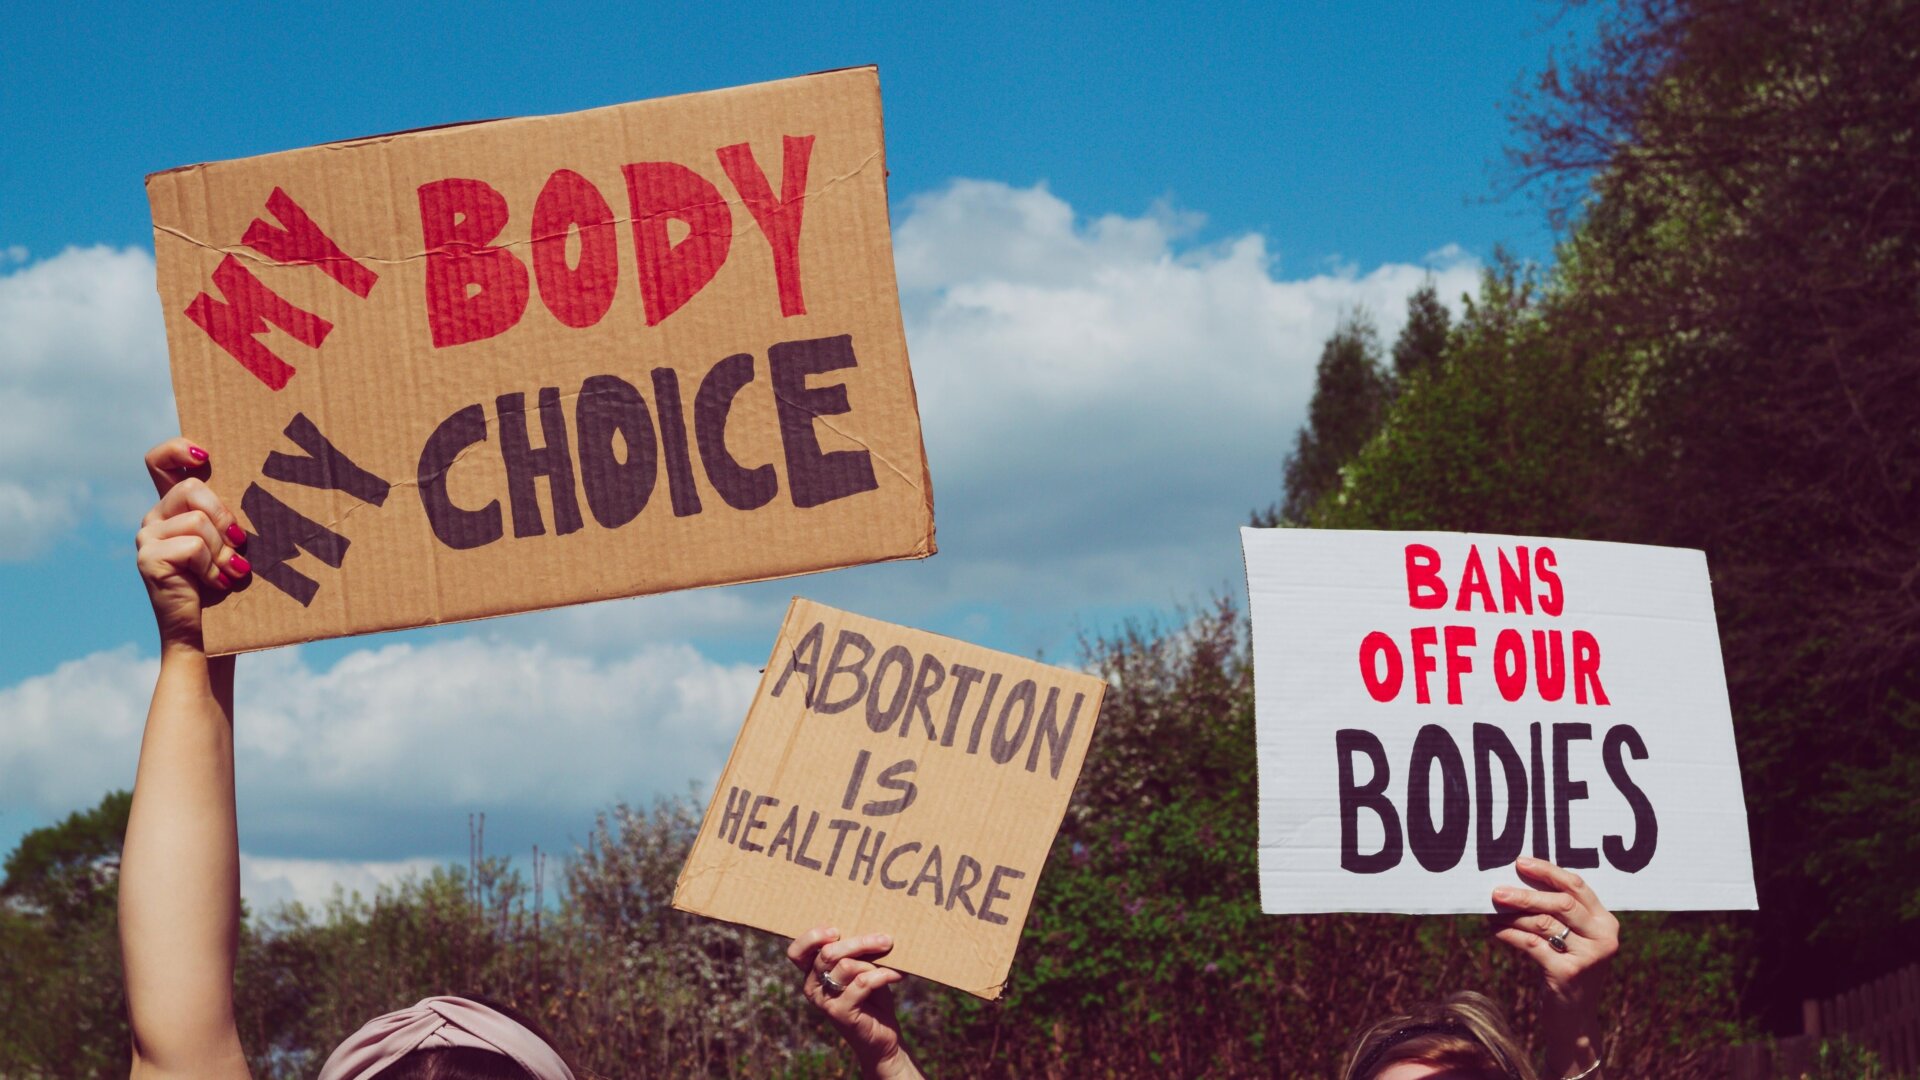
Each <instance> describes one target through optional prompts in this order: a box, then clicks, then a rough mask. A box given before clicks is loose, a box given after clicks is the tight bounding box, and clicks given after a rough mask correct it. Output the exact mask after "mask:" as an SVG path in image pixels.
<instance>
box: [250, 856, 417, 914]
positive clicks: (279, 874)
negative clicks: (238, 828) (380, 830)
mask: <svg viewBox="0 0 1920 1080" xmlns="http://www.w3.org/2000/svg"><path fill="white" fill-rule="evenodd" d="M441 865H443V861H442V860H440V859H428V858H419V859H390V860H374V861H354V860H347V859H276V858H271V857H267V856H260V855H248V854H245V853H242V854H241V856H240V896H241V898H242V899H244V900H245V901H246V902H247V910H248V911H249V912H251V913H252V914H253V915H255V916H262V915H266V914H268V913H270V912H272V911H273V910H274V909H275V908H277V907H279V906H280V905H282V904H288V903H299V904H304V905H306V907H307V908H308V910H310V911H318V910H319V909H320V908H322V907H323V906H324V905H325V904H326V902H327V901H328V900H331V899H333V897H334V896H335V895H339V896H341V897H343V898H351V897H352V896H353V895H354V894H355V893H358V894H359V895H361V896H363V897H367V898H369V899H371V898H372V897H373V896H374V894H376V893H377V892H379V891H380V888H381V886H383V885H394V884H396V883H398V882H400V881H401V880H403V879H405V878H408V877H425V876H426V875H427V874H428V873H430V872H431V871H432V870H433V869H434V868H435V867H437V866H441Z"/></svg>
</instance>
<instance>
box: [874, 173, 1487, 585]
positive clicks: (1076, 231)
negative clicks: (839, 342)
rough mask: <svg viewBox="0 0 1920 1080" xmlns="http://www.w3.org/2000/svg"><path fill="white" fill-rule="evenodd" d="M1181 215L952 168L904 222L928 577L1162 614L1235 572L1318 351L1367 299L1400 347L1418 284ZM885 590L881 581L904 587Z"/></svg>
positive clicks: (903, 275)
mask: <svg viewBox="0 0 1920 1080" xmlns="http://www.w3.org/2000/svg"><path fill="white" fill-rule="evenodd" d="M1197 224H1198V222H1197V220H1196V218H1195V217H1194V216H1193V215H1182V214H1178V213H1174V212H1172V211H1169V210H1167V209H1165V208H1156V209H1155V210H1153V211H1151V212H1149V213H1148V214H1146V215H1144V216H1142V217H1137V218H1129V217H1119V216H1113V215H1109V216H1106V217H1102V218H1097V219H1094V220H1091V221H1086V220H1082V219H1079V218H1077V217H1076V216H1075V214H1074V213H1073V210H1072V208H1071V207H1070V206H1069V205H1068V204H1067V203H1066V202H1065V201H1063V200H1061V199H1060V198H1058V197H1057V196H1055V195H1054V194H1052V193H1051V192H1049V191H1048V190H1046V188H1045V187H1044V186H1037V187H1032V188H1014V187H1009V186H1007V185H1004V184H998V183H992V182H986V181H975V180H962V181H956V182H954V183H953V184H951V185H949V186H948V187H946V188H944V189H942V190H940V191H937V192H933V193H930V194H926V195H921V196H918V197H916V198H914V199H912V200H910V201H909V202H908V203H907V213H906V215H905V217H904V219H903V220H902V221H901V223H900V226H899V228H898V230H897V231H896V234H895V248H896V253H897V263H898V266H899V268H900V270H899V273H900V281H901V286H902V294H903V295H902V298H903V302H904V306H905V309H906V315H907V332H908V338H909V344H910V346H911V349H912V354H913V366H914V374H915V379H916V383H917V386H918V389H919V396H920V406H921V415H922V418H923V421H924V424H925V429H926V442H927V453H928V456H929V459H930V461H931V464H932V470H933V477H934V491H935V502H936V507H937V509H938V518H939V523H940V540H941V547H942V553H941V555H940V556H939V557H938V558H936V559H934V560H933V561H932V563H930V564H928V565H929V567H930V568H932V569H930V572H929V573H928V574H927V575H924V576H925V577H926V578H929V579H933V580H932V582H930V584H932V585H933V587H934V588H935V589H937V590H939V591H940V592H943V593H944V596H945V599H946V601H947V602H949V603H953V602H963V598H974V599H981V598H991V599H992V600H993V601H995V602H1000V603H1006V604H1012V605H1020V606H1026V607H1029V608H1049V607H1051V608H1054V609H1055V610H1058V611H1062V612H1065V611H1074V610H1086V609H1089V608H1099V607H1107V608H1114V607H1124V606H1128V605H1138V604H1147V605H1154V606H1164V605H1166V604H1168V603H1170V602H1177V601H1184V600H1187V599H1192V598H1194V597H1196V596H1204V595H1205V594H1206V593H1208V592H1210V591H1212V590H1214V589H1217V588H1220V587H1222V586H1227V585H1229V584H1230V583H1231V582H1233V581H1236V580H1237V579H1238V576H1239V554H1238V543H1237V537H1236V534H1235V531H1234V530H1235V528H1236V527H1237V526H1239V525H1241V524H1244V522H1245V520H1246V516H1247V514H1248V512H1249V511H1251V510H1253V509H1254V508H1256V507H1260V506H1264V505H1266V504H1268V503H1270V502H1272V501H1274V500H1276V499H1277V498H1278V497H1279V495H1280V468H1281V462H1282V460H1283V459H1284V457H1285V455H1286V452H1287V450H1288V448H1289V447H1290V445H1291V443H1292V439H1293V433H1294V430H1295V429H1296V428H1297V427H1298V425H1299V424H1300V422H1301V420H1302V418H1303V417H1304V415H1305V411H1306V404H1307V400H1308V398H1309V397H1310V396H1311V394H1312V392H1313V374H1314V367H1315V364H1316V362H1317V361H1318V359H1319V353H1320V348H1321V345H1322V343H1323V342H1324V341H1325V340H1326V338H1327V336H1328V335H1329V334H1330V333H1331V332H1332V331H1333V329H1334V327H1335V325H1336V323H1337V321H1338V320H1339V318H1340V317H1341V316H1342V315H1343V314H1344V313H1346V312H1349V311H1352V310H1353V309H1355V308H1357V307H1364V308H1365V309H1366V310H1368V311H1369V312H1371V313H1372V314H1373V316H1374V318H1375V319H1376V320H1377V322H1378V323H1379V324H1380V328H1381V332H1382V336H1383V338H1384V340H1386V341H1388V342H1391V340H1392V339H1393V336H1394V335H1395V334H1396V333H1398V331H1399V328H1400V325H1401V324H1402V322H1403V321H1404V319H1405V304H1406V297H1407V295H1408V294H1409V293H1411V292H1412V291H1413V290H1414V289H1416V288H1418V287H1419V286H1420V284H1421V283H1422V281H1423V280H1425V279H1426V278H1427V277H1429V276H1430V275H1431V276H1432V277H1433V278H1434V280H1435V283H1436V285H1437V286H1438V288H1439V291H1440V294H1441V295H1442V297H1443V298H1445V299H1447V300H1448V301H1449V302H1457V300H1458V297H1459V296H1460V294H1461V293H1463V292H1466V291H1468V290H1470V289H1472V288H1473V287H1474V285H1475V284H1476V282H1477V277H1478V273H1479V268H1478V264H1477V263H1476V262H1475V261H1474V260H1473V259H1472V258H1471V257H1469V256H1467V255H1466V254H1465V253H1464V252H1462V251H1461V250H1460V249H1459V248H1458V247H1454V246H1449V247H1446V248H1442V249H1441V250H1439V251H1436V252H1433V253H1431V254H1430V255H1429V256H1428V258H1427V259H1426V260H1424V261H1423V263H1412V262H1409V263H1398V264H1392V265H1387V266H1381V267H1377V268H1375V269H1373V270H1371V271H1368V272H1365V273H1362V272H1360V271H1359V270H1357V269H1355V268H1351V267H1343V268H1338V269H1334V270H1329V271H1323V272H1319V273H1314V274H1310V275H1308V276H1303V277H1286V276H1284V275H1282V274H1281V273H1280V272H1279V271H1280V267H1279V265H1278V260H1277V259H1276V258H1275V256H1274V255H1273V253H1272V252H1271V251H1270V250H1269V247H1268V242H1267V239H1266V238H1265V237H1263V236H1261V235H1259V234H1252V233H1250V234H1246V235H1242V236H1238V237H1233V238H1229V239H1227V240H1225V241H1222V242H1220V243H1216V244H1210V245H1200V246H1195V245H1193V244H1190V243H1187V242H1186V238H1187V237H1189V236H1190V235H1191V233H1192V230H1193V229H1194V228H1195V227H1196V226H1197ZM897 586H898V583H893V587H897Z"/></svg>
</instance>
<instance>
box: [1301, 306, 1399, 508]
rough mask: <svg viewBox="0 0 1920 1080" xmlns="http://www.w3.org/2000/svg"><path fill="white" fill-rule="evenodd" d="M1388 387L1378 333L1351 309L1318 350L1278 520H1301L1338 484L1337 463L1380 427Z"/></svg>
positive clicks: (1364, 316)
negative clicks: (1310, 389) (1307, 400)
mask: <svg viewBox="0 0 1920 1080" xmlns="http://www.w3.org/2000/svg"><path fill="white" fill-rule="evenodd" d="M1390 392H1391V388H1390V384H1389V381H1388V378H1387V373H1386V370H1385V369H1384V368H1383V367H1382V366H1381V363H1380V337H1379V332H1378V331H1377V330H1375V329H1374V326H1373V320H1372V318H1370V317H1369V316H1368V315H1367V313H1366V312H1365V311H1356V312H1354V313H1353V314H1351V315H1349V316H1347V317H1346V318H1344V319H1342V320H1341V322H1340V325H1339V327H1338V328H1336V329H1335V330H1334V332H1333V336H1332V337H1330V338H1328V339H1327V343H1326V345H1325V346H1324V347H1323V348H1322V349H1321V350H1320V365H1319V368H1318V370H1317V371H1316V373H1315V375H1314V387H1313V401H1312V402H1311V403H1310V404H1309V405H1308V406H1307V423H1306V425H1305V426H1303V427H1302V428H1301V429H1300V432H1299V434H1298V435H1297V436H1296V437H1295V442H1294V448H1293V453H1292V454H1290V455H1288V457H1287V463H1286V472H1285V481H1286V490H1287V494H1286V500H1285V501H1284V502H1283V503H1282V504H1281V507H1280V514H1279V519H1278V521H1279V522H1281V523H1285V524H1291V525H1300V524H1304V523H1305V522H1306V520H1307V516H1308V514H1309V513H1310V512H1311V511H1312V509H1313V507H1314V504H1316V503H1318V502H1319V501H1320V500H1321V499H1323V498H1325V497H1326V496H1327V495H1328V494H1330V493H1332V492H1333V491H1336V490H1338V489H1339V487H1340V469H1341V467H1342V466H1343V465H1345V464H1346V463H1347V462H1348V461H1349V460H1350V459H1351V458H1352V457H1353V456H1354V454H1356V453H1358V452H1359V450H1360V448H1361V447H1362V446H1365V445H1366V444H1367V440H1368V439H1371V438H1373V435H1374V433H1375V432H1376V431H1378V430H1379V429H1380V421H1381V419H1382V418H1383V417H1384V416H1385V415H1386V409H1387V400H1388V398H1389V397H1390Z"/></svg>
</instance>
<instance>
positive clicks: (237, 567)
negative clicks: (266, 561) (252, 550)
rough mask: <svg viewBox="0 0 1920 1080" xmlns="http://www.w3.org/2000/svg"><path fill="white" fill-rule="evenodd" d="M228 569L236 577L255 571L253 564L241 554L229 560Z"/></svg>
mask: <svg viewBox="0 0 1920 1080" xmlns="http://www.w3.org/2000/svg"><path fill="white" fill-rule="evenodd" d="M227 570H228V572H229V573H232V574H233V575H234V576H236V577H246V576H247V575H248V574H250V573H252V572H253V564H252V563H250V562H248V561H247V560H246V559H244V558H242V557H241V556H239V555H235V556H234V557H233V558H232V559H230V560H228V561H227Z"/></svg>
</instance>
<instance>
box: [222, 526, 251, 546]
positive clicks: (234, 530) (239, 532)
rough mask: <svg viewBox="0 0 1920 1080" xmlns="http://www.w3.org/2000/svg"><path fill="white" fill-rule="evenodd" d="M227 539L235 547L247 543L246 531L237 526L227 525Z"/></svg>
mask: <svg viewBox="0 0 1920 1080" xmlns="http://www.w3.org/2000/svg"><path fill="white" fill-rule="evenodd" d="M227 539H229V540H231V541H233V542H234V544H235V545H239V544H244V543H246V542H247V530H245V529H243V528H241V527H240V526H238V525H229V526H227Z"/></svg>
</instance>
